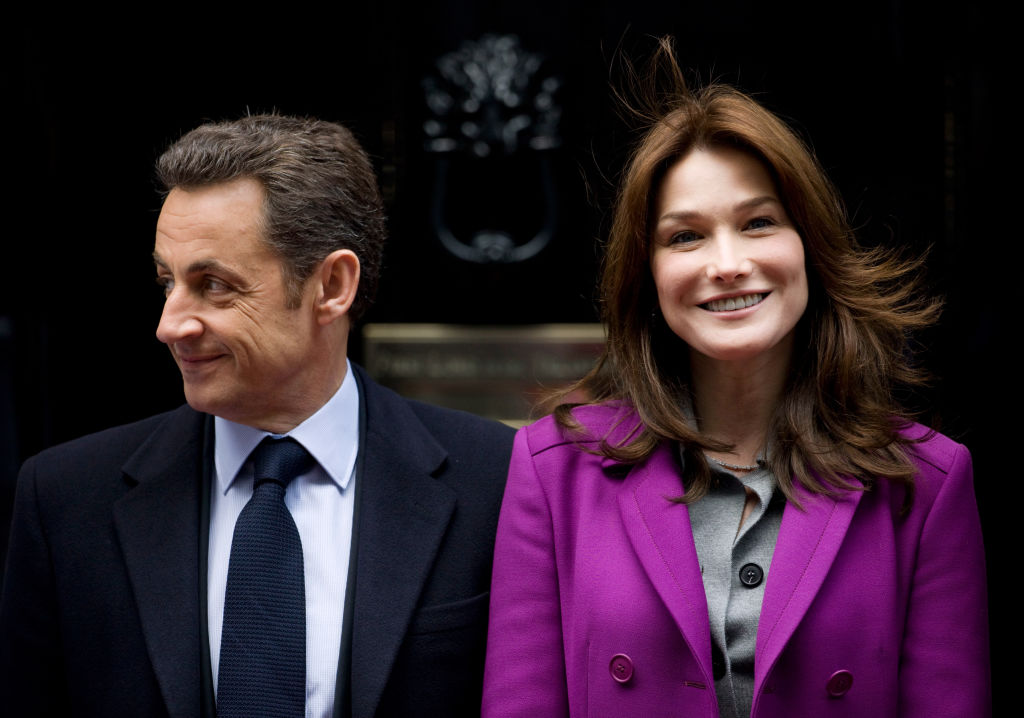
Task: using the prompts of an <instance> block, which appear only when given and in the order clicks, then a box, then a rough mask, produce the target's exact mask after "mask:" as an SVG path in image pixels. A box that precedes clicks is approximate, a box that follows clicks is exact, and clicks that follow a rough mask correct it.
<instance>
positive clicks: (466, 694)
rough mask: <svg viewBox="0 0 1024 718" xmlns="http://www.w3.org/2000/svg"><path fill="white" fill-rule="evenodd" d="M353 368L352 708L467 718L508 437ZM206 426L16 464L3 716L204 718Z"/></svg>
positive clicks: (134, 430)
mask: <svg viewBox="0 0 1024 718" xmlns="http://www.w3.org/2000/svg"><path fill="white" fill-rule="evenodd" d="M356 376H357V379H359V381H360V396H361V400H362V410H363V411H364V416H365V421H364V422H363V430H362V435H361V443H360V459H359V469H357V470H359V471H361V473H360V474H359V476H358V481H357V487H358V488H357V492H358V506H357V509H356V510H357V529H356V533H357V536H358V540H357V544H356V554H354V560H355V561H356V562H357V563H356V564H355V565H354V572H355V573H354V574H350V575H353V576H354V581H355V587H356V590H355V593H354V602H353V604H352V606H351V618H352V620H351V621H350V623H349V626H348V628H347V629H346V632H347V633H348V635H349V636H350V641H351V643H350V645H351V672H350V674H349V675H350V676H351V686H352V689H351V711H352V715H353V716H354V717H355V718H366V717H369V716H374V715H376V716H417V715H423V716H428V715H429V716H436V715H445V716H449V715H454V716H462V715H466V716H468V715H478V714H479V705H480V684H481V679H482V671H483V655H484V646H485V638H486V626H487V605H488V588H489V584H490V573H491V556H492V550H493V543H494V532H495V524H496V521H497V515H498V509H499V505H500V503H501V496H502V491H503V487H504V481H505V475H506V470H507V466H508V459H509V453H510V451H511V443H512V431H511V430H510V429H509V428H508V427H505V426H503V425H501V424H497V423H495V422H489V421H484V420H482V419H479V418H477V417H474V416H472V415H469V414H465V413H462V412H454V411H450V410H445V409H439V408H436V407H431V406H428V405H426V404H421V403H418V402H414V401H408V400H405V399H402V398H401V397H399V396H398V395H396V394H394V393H392V392H390V391H388V390H387V389H384V388H382V387H380V386H378V385H376V384H374V383H373V382H372V381H370V380H369V379H368V378H367V377H366V376H365V374H363V373H362V372H361V370H359V369H358V368H356ZM209 419H210V417H208V416H207V415H204V414H200V413H197V412H195V411H193V410H192V409H190V408H189V407H187V406H184V407H181V408H179V409H177V410H176V411H172V412H169V413H166V414H161V415H159V416H154V417H151V418H149V419H145V420H143V421H140V422H137V423H134V424H129V425H126V426H122V427H118V428H114V429H110V430H107V431H104V432H100V433H98V434H93V435H91V436H86V437H84V438H81V439H78V440H75V441H72V442H69V443H67V444H64V445H61V446H58V447H55V448H52V449H49V450H47V451H44V452H42V453H41V454H39V455H38V456H35V457H33V458H31V459H29V460H28V461H27V462H25V465H24V466H23V467H22V470H21V474H20V477H19V480H18V490H17V496H16V499H15V516H14V520H13V524H12V531H11V544H10V554H9V558H8V565H7V575H6V580H5V584H4V594H3V603H2V608H0V706H2V712H3V714H4V715H5V716H8V715H9V716H12V717H13V716H21V715H25V716H30V715H31V716H34V715H46V716H49V715H55V716H56V715H59V716H72V715H74V716H103V718H110V717H111V716H122V715H123V716H182V717H184V716H199V715H201V714H203V713H207V712H208V708H207V707H208V706H209V705H210V704H211V703H212V702H211V701H210V699H209V696H208V695H207V696H206V700H205V701H204V697H203V695H202V693H203V691H202V690H201V685H203V684H204V680H205V683H206V685H209V662H208V655H209V653H208V647H207V642H206V634H205V595H204V594H205V565H206V561H205V552H206V542H205V538H204V537H205V536H206V535H207V529H208V527H207V526H206V525H205V524H204V518H203V515H204V510H205V509H204V497H205V496H208V491H209V488H208V487H209V484H208V481H209V473H210V471H209V468H208V467H209V465H210V456H211V453H210V451H211V445H212V441H211V437H212V430H211V429H210V424H211V423H212V422H210V420H209ZM349 631H350V632H349ZM343 664H344V661H343ZM207 693H208V690H207Z"/></svg>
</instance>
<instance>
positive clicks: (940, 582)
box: [899, 445, 991, 718]
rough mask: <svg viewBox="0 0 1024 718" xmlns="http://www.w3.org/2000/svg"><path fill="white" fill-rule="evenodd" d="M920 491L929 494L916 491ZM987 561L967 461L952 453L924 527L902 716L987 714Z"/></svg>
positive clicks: (907, 639) (961, 450)
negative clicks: (948, 466)
mask: <svg viewBox="0 0 1024 718" xmlns="http://www.w3.org/2000/svg"><path fill="white" fill-rule="evenodd" d="M918 491H929V489H928V487H926V486H921V485H920V484H919V488H918ZM987 605H988V604H987V600H986V583H985V554H984V549H983V546H982V536H981V525H980V521H979V518H978V508H977V504H976V502H975V498H974V484H973V473H972V470H971V457H970V454H969V453H968V451H967V449H966V448H965V447H963V446H960V445H957V447H956V449H955V452H954V455H953V459H952V462H951V464H950V469H949V472H948V474H947V476H946V477H945V480H944V481H942V482H941V484H940V485H939V487H938V490H937V493H935V495H934V499H933V501H932V503H931V508H930V511H929V514H928V516H927V518H926V519H925V520H924V524H923V528H922V531H921V538H920V544H919V546H918V551H917V556H916V561H915V564H914V569H913V580H912V583H911V586H910V600H909V605H908V607H907V617H906V625H905V633H904V635H903V648H902V651H901V656H900V676H899V686H900V706H899V715H900V716H904V717H907V718H910V717H917V716H920V717H921V718H924V717H925V716H928V717H929V718H933V717H935V716H988V715H990V714H991V688H990V665H989V660H990V659H989V645H988V610H987Z"/></svg>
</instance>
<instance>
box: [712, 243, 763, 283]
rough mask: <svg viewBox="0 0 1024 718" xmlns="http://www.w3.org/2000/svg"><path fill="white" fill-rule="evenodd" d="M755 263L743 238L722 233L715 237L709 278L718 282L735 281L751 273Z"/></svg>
mask: <svg viewBox="0 0 1024 718" xmlns="http://www.w3.org/2000/svg"><path fill="white" fill-rule="evenodd" d="M753 270H754V264H753V262H752V261H751V260H750V258H749V257H748V256H747V253H746V251H745V243H744V241H743V240H742V239H741V238H738V237H734V236H732V235H722V236H718V237H715V238H714V241H713V242H712V246H711V255H710V257H709V258H708V263H707V275H708V279H710V280H712V281H716V282H734V281H736V280H737V279H742V278H743V277H746V276H748V275H750V273H751V272H752V271H753Z"/></svg>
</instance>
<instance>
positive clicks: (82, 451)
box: [25, 404, 204, 473]
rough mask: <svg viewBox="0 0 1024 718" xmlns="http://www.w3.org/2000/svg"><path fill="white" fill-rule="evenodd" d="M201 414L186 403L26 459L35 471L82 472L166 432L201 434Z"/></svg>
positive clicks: (120, 458) (122, 457)
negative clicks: (64, 470)
mask: <svg viewBox="0 0 1024 718" xmlns="http://www.w3.org/2000/svg"><path fill="white" fill-rule="evenodd" d="M203 419H204V415H203V414H200V413H199V412H197V411H195V410H194V409H192V408H191V407H189V406H188V405H187V404H186V405H182V406H180V407H178V408H177V409H174V410H172V411H167V412H163V413H160V414H155V415H153V416H150V417H147V418H145V419H140V420H139V421H134V422H131V423H128V424H122V425H120V426H115V427H111V428H109V429H104V430H102V431H98V432H95V433H92V434H86V435H85V436H81V437H78V438H77V439H72V440H70V441H66V442H64V443H61V444H57V445H55V446H52V447H50V448H48V449H44V450H43V451H41V452H39V453H38V454H36V455H35V456H33V457H31V458H30V459H28V460H27V461H26V462H25V463H26V465H27V464H30V463H31V464H32V465H34V467H35V469H36V470H37V471H44V472H46V473H49V472H50V471H58V472H59V471H61V470H62V469H69V470H74V471H75V472H76V473H81V472H82V471H83V470H87V469H88V468H89V467H97V468H99V467H104V468H109V467H111V466H114V465H116V466H118V467H119V466H120V465H121V464H122V463H123V462H125V461H127V460H128V459H129V457H131V456H132V455H133V454H134V453H135V452H136V451H137V450H138V449H139V448H140V447H141V446H142V445H143V444H145V443H146V442H147V441H150V440H151V439H152V438H153V437H155V436H161V435H165V434H166V433H167V432H176V433H180V434H181V436H182V438H183V439H186V438H188V437H193V439H194V440H198V439H199V438H200V437H201V430H202V426H203Z"/></svg>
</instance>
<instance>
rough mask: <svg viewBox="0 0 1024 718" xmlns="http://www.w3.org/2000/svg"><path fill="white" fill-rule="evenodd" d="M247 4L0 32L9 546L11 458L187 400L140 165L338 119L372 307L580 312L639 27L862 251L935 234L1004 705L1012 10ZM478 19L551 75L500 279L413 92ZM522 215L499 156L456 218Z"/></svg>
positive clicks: (0, 387)
mask: <svg viewBox="0 0 1024 718" xmlns="http://www.w3.org/2000/svg"><path fill="white" fill-rule="evenodd" d="M172 10H174V12H172ZM244 12H245V13H246V14H245V16H244V17H232V16H231V15H229V14H225V15H224V16H221V17H218V16H216V14H215V13H213V12H212V11H204V14H199V13H198V12H186V11H183V10H179V9H178V8H168V9H167V11H166V12H163V13H158V12H153V13H152V14H151V15H150V16H148V17H142V16H139V17H132V16H126V15H125V14H124V13H123V12H122V13H118V14H114V13H113V12H111V14H110V15H109V16H104V15H103V14H102V12H100V11H91V12H88V13H86V12H84V11H79V12H78V13H77V14H71V15H68V14H66V13H64V14H57V13H53V14H46V13H42V12H40V13H38V14H36V15H35V16H34V17H32V16H29V17H22V18H13V19H11V21H10V23H9V24H7V25H6V27H5V29H3V30H2V31H0V38H2V42H0V47H2V50H0V52H2V53H3V54H2V55H0V72H2V75H0V79H2V85H0V96H2V97H3V102H4V107H5V108H6V111H5V112H4V113H2V117H3V119H2V122H3V125H2V130H3V135H2V137H3V139H4V143H3V155H2V157H3V162H4V165H5V169H6V171H5V172H3V173H2V175H3V178H4V179H3V186H2V187H0V190H2V197H3V200H2V201H3V204H2V206H3V207H4V210H5V211H4V222H3V224H2V225H0V226H2V229H0V232H2V233H3V237H4V254H3V258H2V259H0V534H2V533H3V530H2V526H3V525H4V524H5V522H6V516H5V515H4V514H5V513H6V512H8V511H9V505H10V504H9V502H10V493H11V492H12V491H13V481H14V474H15V472H16V467H17V465H18V464H20V462H21V461H23V460H24V459H25V458H27V457H28V456H29V455H31V454H33V453H35V452H37V451H39V450H40V449H42V448H45V447H46V446H50V445H52V444H54V443H57V442H60V441H64V440H66V439H69V438H72V437H75V436H79V435H81V434H84V433H88V432H91V431H95V430H98V429H101V428H104V427H107V426H110V425H113V424H118V423H123V422H126V421H131V420H133V419H137V418H141V417H143V416H147V415H149V414H152V413H154V412H157V411H160V410H163V409H167V408H171V407H173V406H176V405H177V404H179V403H180V402H181V400H182V396H181V388H180V379H179V377H178V372H177V370H176V368H175V367H174V365H173V362H172V361H171V359H170V357H169V355H168V352H167V350H166V348H165V347H163V346H162V345H160V344H159V343H158V342H157V341H156V339H155V337H154V331H155V328H156V323H157V319H158V317H159V312H160V306H161V293H160V291H159V289H158V288H157V287H156V285H155V283H154V282H153V277H154V272H153V267H152V260H151V258H150V253H151V251H152V243H153V228H154V224H155V221H156V215H157V213H158V210H159V199H158V197H157V194H156V191H155V187H154V182H153V180H152V165H153V161H154V160H155V158H156V157H157V155H158V154H159V153H160V152H161V151H162V150H163V149H164V148H165V147H166V145H167V144H168V143H169V142H171V141H172V140H174V139H176V138H177V137H178V136H179V135H180V134H182V133H183V132H185V131H187V130H189V129H191V128H192V127H194V126H196V125H197V124H199V123H201V122H203V121H205V120H216V119H226V118H234V117H237V116H239V115H241V114H244V113H246V112H247V111H251V112H259V111H267V110H272V109H276V110H279V111H281V112H285V113H289V114H311V115H315V116H319V117H322V118H324V119H330V120H336V121H341V122H343V123H345V124H347V125H348V126H349V127H351V128H352V129H353V130H354V131H355V132H356V134H357V135H358V137H359V138H360V140H361V141H362V142H363V144H364V145H365V147H366V148H367V150H368V151H369V152H370V154H371V155H372V157H373V159H374V162H375V164H376V166H377V168H378V171H379V173H380V177H381V185H382V189H383V191H384V194H385V199H386V201H387V204H388V209H389V214H390V217H391V230H392V241H391V244H390V246H389V249H388V254H387V260H386V261H387V266H386V270H385V275H384V279H383V282H382V285H381V293H380V297H379V300H378V304H377V305H376V307H375V308H374V309H373V310H372V311H371V313H370V315H369V316H368V317H367V320H368V321H382V322H389V321H434V322H458V323H486V324H502V323H513V324H514V323H532V322H553V321H582V322H586V321H593V320H595V318H596V312H595V309H594V306H595V303H594V300H593V287H594V271H595V268H596V264H597V256H598V255H597V245H596V239H597V238H598V237H600V236H602V235H603V233H604V230H605V227H606V225H605V221H606V220H605V210H606V209H607V207H608V206H609V203H610V199H611V197H612V195H613V192H614V183H615V180H616V177H617V175H618V172H619V171H620V169H621V165H622V161H623V158H624V156H625V153H626V151H627V149H628V147H629V144H630V142H631V140H632V139H634V137H635V134H634V133H633V132H632V131H631V129H630V127H629V126H628V125H626V124H624V123H623V122H622V121H621V119H620V117H619V116H618V115H617V114H616V111H615V107H614V105H613V102H612V100H611V93H610V91H609V82H610V81H614V80H615V78H616V74H615V72H614V67H615V66H616V63H615V61H614V56H615V53H616V51H617V50H622V51H624V52H625V53H626V54H627V55H631V56H634V57H636V56H639V55H642V54H643V53H646V52H648V51H649V50H650V49H651V48H652V47H653V42H652V41H651V40H650V36H652V35H662V34H673V35H675V37H676V39H677V48H678V52H679V57H680V60H681V63H682V64H683V65H684V66H686V67H687V68H690V71H691V73H692V75H691V77H693V78H696V79H699V80H701V81H706V80H708V79H712V78H714V79H720V80H724V81H727V82H731V83H734V84H737V85H739V86H740V87H741V88H742V89H744V90H746V91H748V92H751V93H753V94H755V96H757V97H758V98H759V99H760V100H761V101H762V102H763V103H765V104H766V105H767V106H768V107H769V108H771V109H773V110H774V111H776V112H777V113H779V114H780V115H782V116H783V117H784V118H786V119H787V120H789V121H790V122H791V123H792V124H793V125H794V126H795V127H796V128H797V130H798V131H799V132H800V133H801V134H803V135H805V136H806V137H807V138H809V139H810V141H811V142H812V144H813V146H814V148H815V150H816V152H817V154H818V156H819V158H820V159H821V161H822V163H823V165H824V166H825V167H826V169H827V171H828V172H829V173H830V175H831V176H832V178H833V179H834V180H835V181H836V183H837V184H838V186H839V188H840V190H841V192H842V193H843V195H844V197H845V198H846V201H847V204H848V206H849V209H850V212H851V214H852V216H853V217H854V223H855V225H856V226H857V227H858V229H859V231H860V235H861V237H862V239H863V240H864V241H865V243H869V244H870V243H878V242H882V243H887V244H895V245H898V246H902V247H905V248H907V249H909V250H910V251H912V252H918V253H920V252H923V251H925V250H928V249H930V254H929V259H928V264H927V270H926V271H927V276H928V280H929V282H930V284H931V286H932V287H934V290H935V291H936V292H937V293H941V294H943V295H944V296H945V297H946V299H947V304H946V311H945V313H944V316H943V319H942V322H941V324H940V325H939V327H937V328H936V329H935V330H934V331H932V332H930V333H929V334H928V335H927V336H925V337H923V338H922V343H923V348H924V350H925V352H924V354H923V361H924V362H925V364H926V365H927V366H928V367H929V368H931V369H932V371H933V372H934V374H935V375H936V380H935V382H934V384H933V385H932V387H931V388H930V389H928V390H926V391H924V392H921V393H920V394H919V395H918V396H917V397H916V400H917V402H918V403H919V404H920V405H921V406H922V407H924V408H926V409H928V410H929V411H930V415H929V419H930V421H931V422H932V423H933V424H935V425H937V426H938V427H939V428H941V429H942V430H943V431H944V432H945V433H947V434H950V435H952V436H953V437H955V438H957V439H958V440H960V441H962V442H964V443H966V444H967V445H968V447H969V448H970V449H971V451H972V453H973V455H974V458H975V472H976V479H977V495H978V499H979V504H980V508H981V512H982V521H983V527H984V530H985V536H986V545H987V546H988V547H989V560H988V570H989V583H990V594H991V598H990V602H991V609H992V616H991V618H992V625H993V635H992V642H993V652H994V657H993V671H994V672H993V677H994V684H995V695H996V698H997V700H998V698H999V697H1000V696H1001V695H1002V685H1004V684H1005V679H1006V678H1007V677H1008V676H1009V669H1008V668H1007V667H1006V665H1005V663H1004V662H1003V661H1001V660H1000V656H1001V649H1002V651H1005V650H1007V649H1008V648H1009V645H1010V642H1009V637H1008V636H1007V633H1006V631H1005V630H1003V626H1005V625H1007V624H1009V623H1011V621H1013V620H1014V619H1015V618H1016V617H1017V611H1014V612H1012V613H1011V608H1010V606H1009V605H1008V602H1007V600H1006V597H1005V595H1006V593H1008V591H1007V584H1006V582H1005V581H1004V580H1003V578H1002V577H1003V575H1005V574H1006V573H1007V572H1006V564H1007V563H1008V562H1010V561H1012V559H1010V558H1009V556H1008V550H1007V548H1006V546H1007V544H1008V543H1009V541H1008V539H1009V536H1010V534H1009V532H1008V531H1006V530H1004V529H1003V526H1005V525H1006V524H1007V522H1008V521H1011V520H1013V519H1014V518H1016V517H1015V516H1011V514H1010V511H1011V507H1012V506H1013V503H1012V502H1011V501H1010V498H1011V494H1010V492H1008V491H1006V490H1005V489H1004V490H1002V493H1000V489H999V485H1000V482H1001V481H1002V480H1004V477H1005V478H1011V477H1013V474H1007V472H1006V468H1007V466H1008V465H1009V466H1012V464H1013V463H1014V462H1008V461H1007V460H1008V459H1009V458H1010V456H1011V454H1010V453H1009V450H1010V449H1011V448H1012V447H1013V446H1014V445H1015V444H1014V442H1013V441H1012V440H1011V435H1010V424H1011V421H1010V420H1008V419H1007V418H1006V417H1007V416H1010V415H1011V414H1009V412H1008V411H1004V410H1003V407H1004V406H1010V407H1013V406H1015V404H1016V396H1017V384H1018V379H1017V377H1018V370H1017V369H1015V368H1014V367H1015V366H1017V364H1018V362H1017V361H1016V352H1014V353H1011V352H1010V351H1009V348H1008V347H1007V346H1006V341H1007V339H1008V337H1009V331H1008V329H1007V327H1008V326H1010V325H1009V322H1010V320H1009V310H1008V303H1009V302H1008V300H1009V284H1010V283H1011V282H1013V281H1014V280H1013V278H1012V274H1011V272H1012V271H1013V270H1014V269H1016V264H1015V263H1014V262H1013V261H1012V260H1010V258H1009V248H1010V247H1011V246H1013V245H1014V244H1016V237H1015V236H1014V235H1015V234H1016V233H1017V232H1019V226H1018V225H1019V222H1018V221H1017V219H1016V217H1014V216H1013V215H1012V214H1011V211H1012V206H1013V205H1012V204H1010V200H1009V197H1008V193H1005V192H1004V190H1003V186H1002V185H1001V184H1000V182H999V181H998V179H997V177H999V176H1000V174H1001V173H1002V170H1003V169H1004V166H1005V165H1006V164H1008V162H1009V160H1008V158H1007V157H1006V155H1005V147H1004V144H1005V143H1004V141H1002V139H1003V138H1002V137H1000V136H999V135H997V133H998V132H999V130H1000V129H1001V127H1002V125H1003V123H1004V122H1005V120H1004V115H1003V112H1004V111H1005V109H1006V108H1005V103H1006V101H1005V100H1004V97H1005V95H1006V94H1007V92H1008V91H1007V89H1006V88H1007V87H1009V86H1010V84H1009V83H1008V79H1009V78H1008V75H1009V72H1008V68H1007V67H1006V65H1005V64H1004V62H1003V61H1002V59H1001V54H1002V48H1003V47H1004V45H1003V44H1002V43H1001V42H1000V40H999V35H1000V34H999V32H998V30H999V28H1000V27H1001V24H1002V22H1003V19H1001V18H999V17H997V16H990V15H988V14H987V13H986V11H985V10H984V8H980V7H977V6H974V7H973V8H969V7H967V6H966V5H963V6H952V5H943V4H935V3H930V4H927V5H926V4H924V3H921V4H919V5H917V4H914V3H906V2H899V1H898V0H867V1H866V2H856V3H853V2H839V3H833V4H824V3H818V4H813V5H811V4H808V5H807V6H806V7H802V8H797V7H795V6H792V7H791V6H786V7H785V8H779V7H775V6H774V5H773V4H767V3H761V2H721V3H711V2H698V3H691V2H681V3H653V2H643V1H639V0H637V1H632V2H628V1H625V0H619V1H615V2H613V1H612V0H606V1H605V2H596V3H582V2H565V3H557V2H551V1H550V0H547V1H545V2H541V1H539V0H526V1H522V2H508V1H505V0H502V1H499V2H493V3H489V4H487V7H486V8H484V7H483V6H482V4H481V6H480V7H478V6H477V4H475V3H473V2H469V1H468V0H461V1H459V0H448V1H445V2H429V1H428V2H419V3H408V4H405V3H398V2H386V1H384V2H379V3H376V4H375V5H374V6H373V7H372V8H370V7H365V6H363V7H359V8H351V7H341V6H338V7H337V9H334V10H324V9H322V8H321V9H318V10H315V11H314V10H309V11H305V12H298V11H295V12H292V13H288V12H281V11H279V10H278V11H275V13H274V14H264V15H260V14H258V13H257V12H256V11H255V10H245V11H244ZM30 15H31V13H30ZM484 32H498V33H516V34H518V36H519V37H520V39H521V41H522V44H523V46H524V47H525V48H526V49H528V50H532V51H536V52H540V53H543V54H544V55H545V56H546V57H547V60H548V65H546V68H547V69H549V70H550V71H551V72H555V73H557V74H558V75H559V76H560V77H561V78H562V81H563V89H562V92H561V95H560V98H561V101H562V104H563V118H562V124H561V136H562V139H563V144H562V146H561V148H560V149H559V150H558V151H557V152H555V153H554V154H553V156H554V167H555V176H556V179H557V187H558V208H559V225H558V234H557V236H556V238H555V241H554V242H553V243H552V245H550V246H549V247H548V248H547V249H546V250H545V251H544V252H543V253H542V254H540V255H538V256H537V257H536V258H535V259H532V260H529V261H528V262H525V263H522V264H521V265H516V266H507V265H506V266H497V265H491V266H484V265H471V264H468V263H465V262H462V261H460V260H456V259H454V258H451V257H449V256H447V255H445V254H444V252H443V251H442V249H441V247H440V245H439V243H438V242H437V240H436V239H435V237H434V236H433V234H432V232H431V231H430V228H429V224H428V222H427V219H426V217H427V201H428V200H427V198H428V197H429V193H430V189H431V185H432V182H433V174H432V166H433V165H432V164H431V163H432V162H433V158H432V157H430V156H428V155H427V154H426V153H425V152H424V150H423V136H422V133H421V129H420V128H421V126H422V121H423V119H424V112H425V110H424V102H423V93H422V90H421V81H422V79H423V77H424V75H425V74H427V73H428V72H430V71H431V68H432V66H433V63H434V61H435V60H436V59H437V57H438V56H439V55H441V54H443V53H446V52H450V51H452V50H455V49H456V48H457V47H458V46H459V44H460V43H461V42H462V41H464V40H470V39H476V38H478V37H479V36H480V35H481V34H482V33H484ZM1007 54H1008V53H1007ZM461 192H465V193H466V194H465V196H463V195H462V194H461ZM534 204H536V181H535V180H534V179H532V178H531V177H530V176H528V173H527V172H525V171H516V172H510V173H504V172H501V171H500V168H499V171H495V170H494V167H493V166H491V168H490V169H487V170H485V171H483V172H482V174H481V175H480V179H479V180H478V181H475V182H469V183H467V184H466V185H464V186H463V187H462V188H461V189H459V190H458V191H456V192H454V199H453V202H452V204H451V206H452V207H453V208H454V211H456V212H457V211H458V208H459V207H460V206H463V205H464V206H465V211H466V212H468V213H472V212H477V213H478V214H480V213H482V214H483V215H487V214H492V215H493V216H498V217H507V216H511V215H520V214H522V215H528V214H529V213H530V212H534V211H536V208H535V207H534V206H533V205H534ZM527 219H528V217H527ZM1007 219H1009V220H1010V221H1007ZM1014 325H1015V326H1018V327H1019V326H1020V322H1019V321H1017V322H1015V324H1014ZM353 353H354V355H355V356H356V358H357V359H358V357H359V353H360V345H359V341H358V339H357V340H356V342H355V344H354V346H353ZM1011 402H1012V403H1011ZM1015 413H1016V412H1014V414H1015ZM1011 480H1012V478H1011ZM2 548H3V546H2V544H0V549H2ZM936 689H937V690H944V689H947V687H942V686H937V687H936ZM952 689H953V690H955V687H954V688H952Z"/></svg>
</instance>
